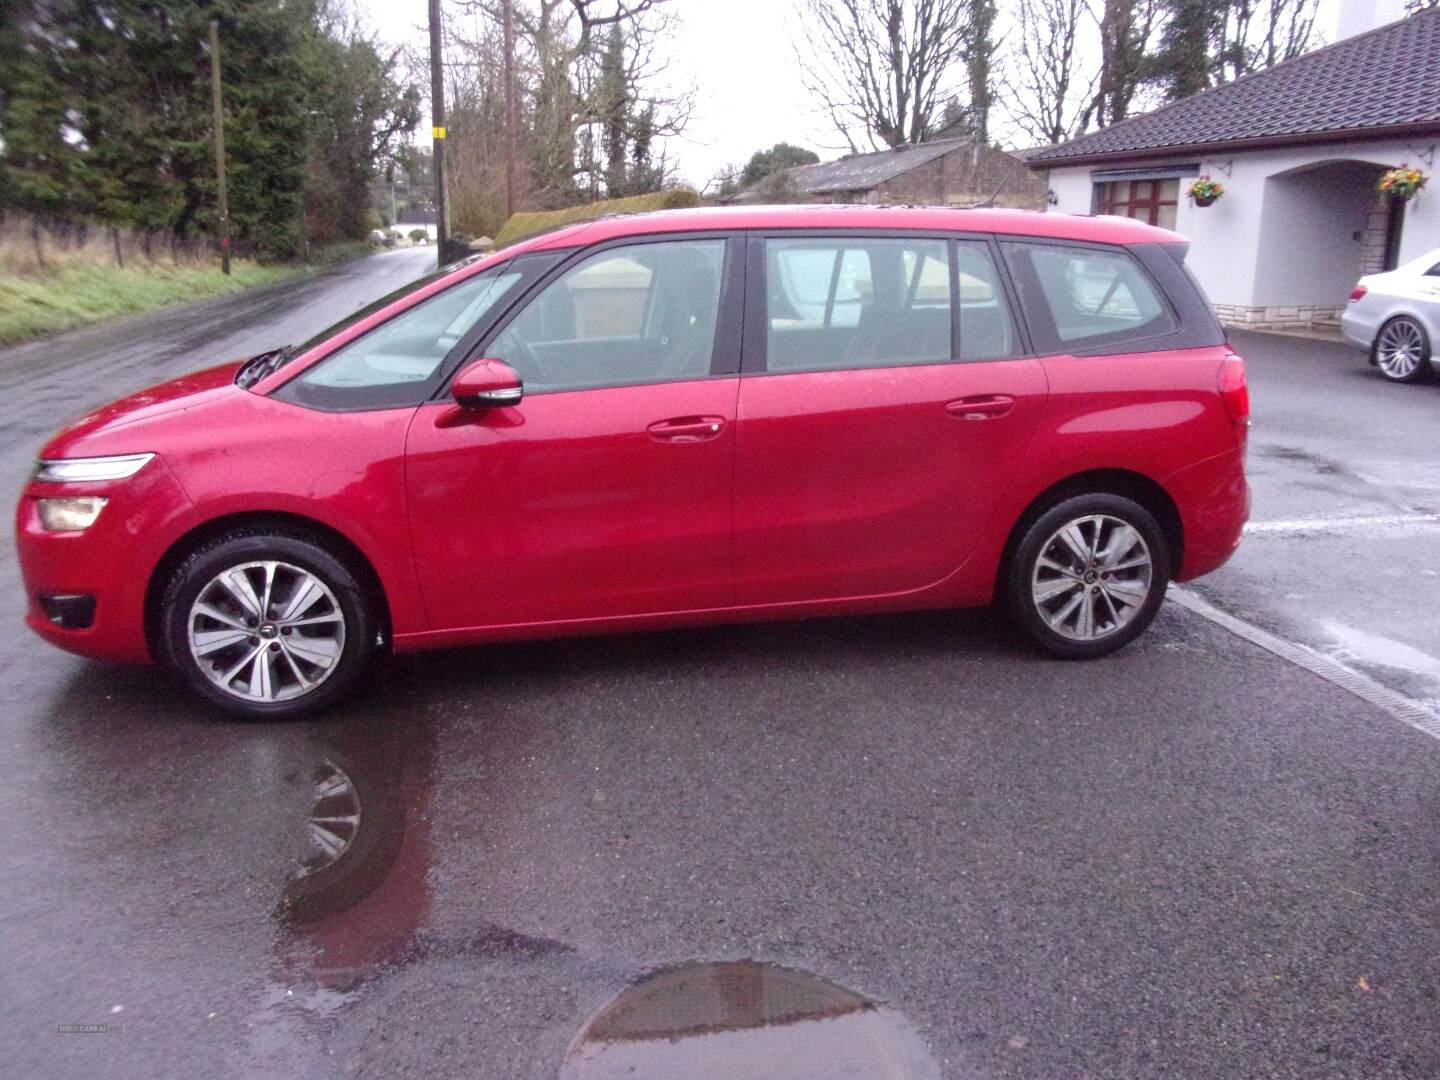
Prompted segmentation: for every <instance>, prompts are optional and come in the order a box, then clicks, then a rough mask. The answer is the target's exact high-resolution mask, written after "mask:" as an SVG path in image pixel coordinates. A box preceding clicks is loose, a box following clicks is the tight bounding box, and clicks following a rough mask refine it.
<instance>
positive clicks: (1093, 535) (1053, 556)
mask: <svg viewBox="0 0 1440 1080" xmlns="http://www.w3.org/2000/svg"><path fill="white" fill-rule="evenodd" d="M1153 574H1154V564H1153V561H1152V559H1151V555H1150V547H1149V545H1148V544H1146V543H1145V538H1144V537H1143V536H1142V535H1141V534H1140V531H1139V530H1138V529H1136V528H1135V527H1134V526H1133V525H1131V524H1129V523H1128V522H1126V521H1124V520H1122V519H1120V518H1118V517H1113V516H1111V515H1110V514H1088V515H1086V516H1085V517H1080V518H1076V519H1075V520H1073V521H1069V522H1066V523H1065V524H1064V525H1062V526H1061V527H1060V528H1058V529H1056V530H1055V532H1054V533H1052V534H1051V536H1050V538H1049V539H1048V540H1046V541H1045V543H1044V545H1043V546H1042V547H1041V548H1040V555H1039V558H1037V559H1036V560H1035V569H1034V571H1033V572H1032V574H1031V580H1030V596H1031V600H1032V601H1033V603H1034V604H1035V609H1036V611H1037V612H1039V615H1040V618H1041V619H1042V620H1043V621H1044V622H1045V624H1046V625H1047V626H1049V627H1050V629H1051V630H1053V631H1055V633H1057V634H1059V635H1060V636H1061V637H1065V638H1069V639H1070V640H1072V641H1096V640H1099V639H1100V638H1105V637H1109V636H1110V635H1111V634H1114V633H1115V632H1116V631H1118V630H1120V629H1121V628H1122V627H1124V626H1126V625H1127V624H1128V623H1129V622H1130V621H1131V620H1132V619H1134V618H1135V616H1136V615H1138V614H1139V613H1140V610H1141V609H1142V608H1143V607H1144V606H1145V601H1146V600H1148V599H1149V597H1150V589H1151V585H1152V580H1153Z"/></svg>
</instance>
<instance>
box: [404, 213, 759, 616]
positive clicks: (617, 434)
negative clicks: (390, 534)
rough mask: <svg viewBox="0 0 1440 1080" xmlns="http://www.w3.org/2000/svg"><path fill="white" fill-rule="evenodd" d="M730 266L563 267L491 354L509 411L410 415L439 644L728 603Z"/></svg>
mask: <svg viewBox="0 0 1440 1080" xmlns="http://www.w3.org/2000/svg"><path fill="white" fill-rule="evenodd" d="M726 249H727V243H726V241H725V240H724V239H723V238H709V237H705V238H697V239H671V238H666V237H658V238H655V239H653V240H648V241H634V242H626V243H623V244H617V245H614V246H610V247H606V248H603V249H600V250H597V251H595V252H594V253H593V254H588V255H585V256H583V257H581V258H579V259H578V260H576V261H573V262H572V263H571V264H570V265H568V266H567V267H565V268H563V269H562V270H560V271H559V272H558V274H557V276H556V277H555V278H554V279H553V280H552V281H551V282H549V283H548V284H546V285H545V286H544V287H543V288H542V289H541V291H540V292H539V293H538V294H537V295H536V296H535V297H533V298H532V299H531V300H530V301H529V302H528V303H527V304H526V306H525V307H524V308H523V309H522V310H521V311H520V312H519V313H518V314H517V315H515V316H514V317H513V318H512V319H511V320H510V321H509V322H508V324H506V325H505V326H504V327H503V329H502V332H501V333H500V334H499V336H498V337H496V338H495V340H493V341H492V342H490V343H489V344H488V345H487V346H486V347H485V348H484V350H483V351H484V352H485V353H486V354H487V355H489V356H491V357H495V358H497V359H501V360H504V361H506V362H507V363H509V364H510V365H511V366H512V367H513V368H515V369H516V371H517V372H518V373H519V374H520V376H521V377H522V379H523V380H524V384H525V385H524V397H523V398H522V400H521V401H520V402H519V403H518V404H516V405H513V406H508V407H504V408H493V409H489V410H483V411H475V410H467V409H462V408H460V407H459V406H457V405H454V404H449V403H446V404H434V405H427V406H425V407H423V408H421V409H420V410H418V412H417V413H416V415H415V418H414V420H413V422H412V423H411V425H410V431H409V435H408V438H407V445H406V458H407V461H406V486H407V490H408V494H409V508H410V527H411V535H412V536H413V549H414V553H415V562H416V571H417V573H418V575H419V579H420V583H421V588H422V591H423V594H424V601H425V609H426V614H427V616H428V619H429V622H430V626H431V628H432V629H435V630H451V629H462V628H468V627H494V626H508V625H516V624H526V623H544V622H568V621H581V620H587V619H603V618H614V617H622V616H627V615H645V614H652V613H664V612H676V611H694V610H701V609H706V608H717V607H725V606H727V605H729V604H730V603H731V602H732V596H733V587H732V574H731V563H732V557H733V549H732V543H733V535H732V526H733V519H732V514H731V495H732V482H733V473H734V452H735V400H736V394H737V392H738V389H739V385H738V379H737V377H736V376H735V375H733V374H728V375H727V374H724V370H725V369H726V368H727V367H728V369H729V371H731V372H733V371H734V365H733V360H734V357H733V355H729V354H727V349H726V347H725V345H724V344H723V343H724V342H725V341H726V340H728V339H727V338H726V337H725V335H724V334H721V335H719V336H718V338H717V332H716V330H717V326H722V325H723V324H722V320H721V309H722V307H728V306H729V303H726V304H722V299H724V300H726V301H733V302H734V303H737V304H738V301H739V299H740V297H739V293H738V289H736V288H733V287H732V288H731V290H730V292H729V293H724V291H723V289H722V285H723V283H724V281H725V276H726V274H727V273H730V274H732V275H733V274H734V273H735V271H736V270H737V269H738V259H734V258H728V257H727V255H726ZM722 293H723V296H722ZM732 294H733V295H732ZM717 340H718V341H720V342H721V344H718V345H717Z"/></svg>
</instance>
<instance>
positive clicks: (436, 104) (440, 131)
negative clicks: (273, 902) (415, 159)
mask: <svg viewBox="0 0 1440 1080" xmlns="http://www.w3.org/2000/svg"><path fill="white" fill-rule="evenodd" d="M443 39H444V34H443V32H442V29H441V25H440V0H430V123H431V124H432V125H433V131H432V132H431V134H432V135H433V136H434V140H435V141H434V145H435V157H434V163H435V236H436V240H435V251H436V260H437V262H438V263H439V264H440V265H441V266H444V265H445V240H446V232H445V62H444V58H443V56H442V55H441V49H442V48H443Z"/></svg>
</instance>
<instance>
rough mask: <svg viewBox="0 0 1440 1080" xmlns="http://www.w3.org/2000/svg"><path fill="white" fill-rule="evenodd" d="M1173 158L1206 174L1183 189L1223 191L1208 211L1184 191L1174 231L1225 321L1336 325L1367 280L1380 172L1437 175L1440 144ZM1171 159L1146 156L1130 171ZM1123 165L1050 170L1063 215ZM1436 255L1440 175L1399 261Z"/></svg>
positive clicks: (1413, 220) (1417, 210) (1412, 215)
mask: <svg viewBox="0 0 1440 1080" xmlns="http://www.w3.org/2000/svg"><path fill="white" fill-rule="evenodd" d="M1427 156H1428V157H1430V160H1429V161H1426V160H1425V157H1427ZM1173 160H1174V163H1175V164H1177V165H1178V164H1190V165H1193V164H1194V163H1196V162H1197V161H1198V162H1199V163H1200V165H1199V169H1198V170H1197V169H1193V168H1192V169H1188V170H1186V172H1187V174H1188V175H1187V176H1186V177H1185V178H1184V179H1182V181H1181V191H1182V192H1183V191H1184V189H1185V187H1187V186H1188V184H1189V180H1190V178H1191V177H1193V176H1194V175H1196V174H1197V173H1208V174H1209V175H1211V176H1212V177H1214V178H1215V179H1216V180H1219V181H1220V182H1222V183H1223V184H1224V185H1225V188H1226V192H1225V196H1224V197H1223V198H1222V199H1220V201H1219V202H1217V203H1215V205H1213V206H1209V207H1204V208H1201V207H1198V206H1195V205H1193V204H1192V203H1190V202H1189V201H1188V200H1187V199H1185V198H1184V196H1183V194H1182V196H1181V200H1180V205H1179V207H1178V208H1177V214H1176V229H1177V230H1178V231H1179V232H1180V233H1182V234H1184V235H1185V236H1187V237H1188V238H1189V239H1190V241H1191V247H1190V254H1189V257H1188V258H1187V260H1186V261H1187V264H1188V265H1189V266H1190V268H1191V269H1192V270H1193V271H1194V273H1195V275H1196V277H1197V278H1199V280H1200V283H1201V284H1202V285H1203V286H1204V287H1205V290H1206V292H1207V293H1208V294H1209V296H1210V299H1211V300H1212V301H1213V302H1214V303H1215V304H1216V306H1217V308H1219V309H1220V310H1221V312H1222V315H1225V316H1227V317H1232V316H1233V317H1234V318H1235V320H1236V321H1255V322H1273V321H1295V320H1299V321H1314V320H1320V321H1324V320H1325V318H1326V315H1325V313H1326V312H1327V311H1328V312H1329V313H1330V317H1332V318H1333V316H1334V314H1335V313H1337V312H1338V311H1339V310H1340V309H1341V308H1343V305H1344V303H1345V300H1346V298H1347V296H1348V294H1349V292H1350V288H1351V287H1352V286H1353V285H1354V283H1355V279H1356V278H1357V277H1358V276H1359V274H1360V266H1361V254H1362V251H1363V250H1364V247H1365V245H1366V243H1367V239H1366V235H1365V233H1366V228H1367V222H1368V221H1369V217H1370V211H1371V209H1372V208H1373V206H1374V205H1375V183H1376V181H1377V179H1378V176H1379V174H1380V172H1381V171H1382V170H1383V169H1386V168H1390V167H1393V166H1395V165H1399V164H1402V163H1408V164H1410V165H1414V166H1416V167H1418V168H1421V169H1423V170H1424V171H1425V172H1426V173H1427V174H1433V173H1434V172H1435V170H1436V168H1440V139H1435V138H1426V139H1423V140H1409V141H1407V140H1403V139H1401V140H1370V141H1357V142H1343V143H1321V144H1315V145H1311V146H1306V147H1287V148H1284V149H1278V150H1259V151H1251V152H1248V153H1233V152H1230V153H1224V154H1216V155H1206V154H1203V153H1199V152H1192V153H1190V154H1182V155H1177V157H1176V158H1175V159H1173ZM1165 164H1166V162H1165V161H1164V160H1158V161H1150V160H1146V161H1136V162H1134V163H1133V166H1134V167H1135V168H1146V169H1149V168H1156V167H1160V166H1163V165H1165ZM1126 167H1128V165H1127V163H1114V162H1111V163H1106V164H1103V165H1095V166H1090V165H1082V166H1070V167H1066V168H1056V169H1052V170H1051V171H1050V175H1049V185H1050V190H1051V191H1053V192H1054V194H1055V198H1056V204H1055V207H1054V209H1056V210H1059V211H1064V212H1067V213H1074V214H1088V213H1089V212H1090V209H1091V205H1092V197H1093V196H1092V188H1093V184H1094V182H1095V178H1094V176H1093V175H1092V174H1093V173H1104V172H1110V171H1114V170H1117V169H1123V168H1126ZM1370 242H1372V243H1373V240H1372V241H1370ZM1435 248H1440V179H1436V180H1432V182H1431V184H1430V186H1429V187H1428V188H1426V189H1425V190H1424V191H1423V192H1422V193H1421V194H1420V196H1419V197H1418V198H1416V199H1414V200H1412V201H1411V202H1410V203H1408V204H1407V205H1406V207H1405V222H1404V226H1403V229H1402V232H1401V245H1400V261H1401V262H1404V261H1406V260H1409V259H1412V258H1416V257H1418V256H1420V255H1422V254H1424V253H1425V252H1427V251H1430V250H1433V249H1435ZM1290 309H1298V310H1296V311H1293V312H1292V311H1291V310H1290ZM1281 312H1283V314H1281ZM1241 313H1246V314H1241ZM1272 315H1273V316H1274V317H1273V318H1272V317H1271V316H1272Z"/></svg>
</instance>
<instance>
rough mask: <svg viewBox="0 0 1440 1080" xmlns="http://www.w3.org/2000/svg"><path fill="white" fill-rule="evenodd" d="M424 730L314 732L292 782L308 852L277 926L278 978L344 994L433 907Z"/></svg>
mask: <svg viewBox="0 0 1440 1080" xmlns="http://www.w3.org/2000/svg"><path fill="white" fill-rule="evenodd" d="M432 744H433V735H432V733H431V732H430V730H429V725H428V724H424V723H413V724H410V725H409V726H406V725H393V726H391V727H390V728H389V729H388V730H386V729H380V728H379V726H378V725H374V724H363V723H352V724H350V725H346V724H335V725H333V726H331V727H330V728H329V729H328V730H327V729H324V728H317V730H316V737H314V738H313V739H312V740H311V742H310V747H309V750H310V753H309V754H308V755H303V756H300V757H299V769H298V772H297V773H296V774H294V777H293V779H294V782H295V783H297V784H299V785H300V786H301V787H302V789H303V791H304V794H305V798H306V803H307V812H306V815H305V818H304V819H303V820H301V821H297V822H296V827H297V829H303V830H304V835H305V838H306V839H305V849H304V854H303V855H302V857H301V859H300V862H299V864H298V865H297V866H296V868H295V870H294V871H293V872H292V873H291V875H290V877H289V878H288V879H287V880H286V881H285V883H284V885H283V887H282V889H281V894H280V899H279V902H278V904H277V905H276V909H275V912H276V917H277V918H278V919H279V920H280V921H281V923H282V924H283V925H284V927H285V928H286V931H287V933H286V934H285V936H284V939H283V941H282V942H281V955H280V958H279V959H280V961H281V967H282V969H283V970H284V971H285V972H286V973H288V974H287V975H285V976H284V977H283V979H284V982H285V983H287V984H290V985H296V986H303V985H306V984H310V983H315V984H319V985H320V986H324V987H332V988H340V989H348V988H350V987H352V986H354V985H355V984H356V983H358V982H360V981H362V980H363V979H364V978H365V976H366V975H367V974H369V973H370V972H371V971H372V970H373V969H375V968H377V967H379V966H381V965H384V964H387V963H392V962H394V961H396V960H397V959H398V958H400V957H402V956H403V955H404V954H406V952H407V951H408V950H410V949H411V948H412V947H413V943H414V941H415V939H416V936H417V933H418V932H419V931H420V929H421V927H422V926H423V925H424V923H425V921H426V917H427V915H428V912H429V905H430V890H429V884H428V873H429V869H430V862H431V851H430V824H429V813H428V810H429V802H430V795H431V790H432V787H433V776H432V770H431V748H432Z"/></svg>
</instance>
